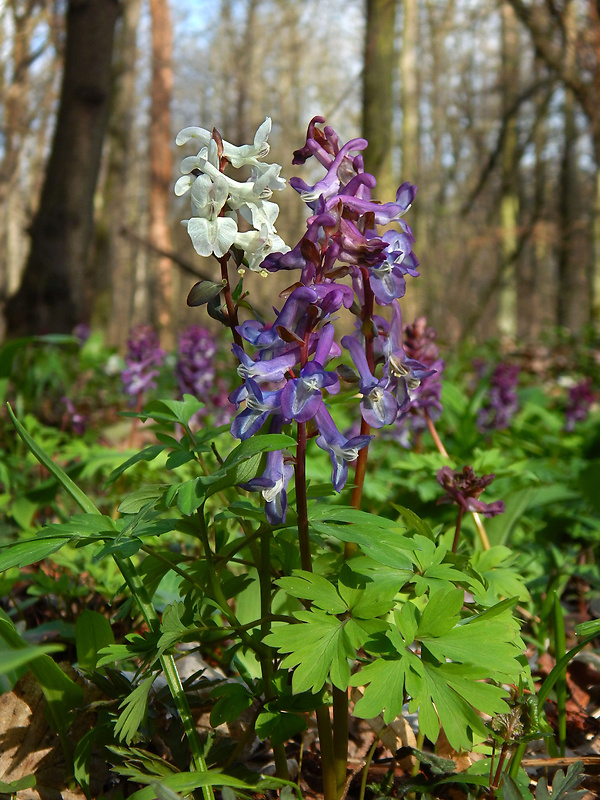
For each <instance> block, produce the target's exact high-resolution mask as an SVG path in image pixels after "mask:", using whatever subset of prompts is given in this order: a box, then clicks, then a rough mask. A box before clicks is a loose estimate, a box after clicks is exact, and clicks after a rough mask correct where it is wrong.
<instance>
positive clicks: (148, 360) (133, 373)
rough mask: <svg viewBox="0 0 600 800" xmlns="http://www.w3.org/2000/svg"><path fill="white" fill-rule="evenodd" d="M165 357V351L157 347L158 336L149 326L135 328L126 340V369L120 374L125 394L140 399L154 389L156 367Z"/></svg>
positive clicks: (156, 373)
mask: <svg viewBox="0 0 600 800" xmlns="http://www.w3.org/2000/svg"><path fill="white" fill-rule="evenodd" d="M165 356H166V353H165V351H164V350H162V349H161V348H160V346H159V342H158V336H157V334H156V332H155V331H154V330H153V329H152V328H151V327H150V325H138V326H137V327H135V328H134V329H133V330H132V331H131V334H130V337H129V339H128V340H127V354H126V356H125V363H126V364H127V369H125V370H123V372H122V373H121V380H122V381H123V386H124V388H125V391H126V392H127V394H129V395H132V396H133V397H135V396H138V397H140V396H141V395H142V394H143V393H144V392H145V391H147V390H148V389H154V388H155V387H156V382H155V380H154V378H156V376H157V375H158V369H157V367H160V366H161V364H162V363H163V361H164V359H165Z"/></svg>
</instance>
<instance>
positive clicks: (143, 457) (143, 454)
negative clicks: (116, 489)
mask: <svg viewBox="0 0 600 800" xmlns="http://www.w3.org/2000/svg"><path fill="white" fill-rule="evenodd" d="M164 449H165V446H164V445H163V444H153V445H150V447H146V448H145V449H144V450H141V451H140V452H139V453H135V455H133V456H131V458H128V459H127V461H124V462H123V463H122V464H121V465H120V466H118V467H117V468H116V469H114V470H113V471H112V472H111V473H110V475H109V476H108V478H107V479H106V481H105V483H104V486H105V488H106V487H107V486H110V485H111V483H114V482H115V481H116V480H117V478H120V477H121V475H122V474H123V473H124V472H126V471H127V470H128V469H129V467H132V466H133V465H134V464H138V463H139V462H140V461H153V460H154V459H155V458H156V457H157V456H158V455H160V454H161V453H162V452H163V450H164Z"/></svg>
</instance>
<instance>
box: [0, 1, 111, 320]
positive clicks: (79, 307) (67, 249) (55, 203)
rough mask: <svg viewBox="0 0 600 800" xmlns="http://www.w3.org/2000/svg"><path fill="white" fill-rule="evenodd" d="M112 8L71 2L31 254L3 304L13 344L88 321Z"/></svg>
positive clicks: (104, 4)
mask: <svg viewBox="0 0 600 800" xmlns="http://www.w3.org/2000/svg"><path fill="white" fill-rule="evenodd" d="M117 14H118V4H117V2H116V0H71V1H70V2H69V5H68V8H67V28H66V30H67V33H66V51H65V66H64V73H63V83H62V89H61V100H60V106H59V112H58V117H57V121H56V128H55V132H54V140H53V143H52V150H51V153H50V158H49V161H48V166H47V168H46V175H45V180H44V186H43V189H42V195H41V199H40V206H39V209H38V212H37V214H36V216H35V219H34V222H33V225H32V230H31V250H30V253H29V257H28V260H27V265H26V267H25V272H24V274H23V279H22V282H21V286H20V288H19V290H18V292H17V293H16V294H15V295H14V296H13V297H12V298H10V300H9V302H8V303H7V308H6V317H7V326H8V330H7V332H8V334H9V335H10V336H15V335H22V334H31V333H45V332H63V331H70V330H72V328H73V327H74V325H76V324H77V323H78V322H83V321H85V319H86V314H87V309H86V308H85V278H86V266H87V261H88V257H89V249H90V245H91V242H92V237H93V200H94V191H95V188H96V183H97V180H98V173H99V169H100V158H101V154H102V142H103V139H104V132H105V129H106V123H107V119H108V107H109V93H110V65H111V58H112V49H113V39H114V29H115V22H116V19H117Z"/></svg>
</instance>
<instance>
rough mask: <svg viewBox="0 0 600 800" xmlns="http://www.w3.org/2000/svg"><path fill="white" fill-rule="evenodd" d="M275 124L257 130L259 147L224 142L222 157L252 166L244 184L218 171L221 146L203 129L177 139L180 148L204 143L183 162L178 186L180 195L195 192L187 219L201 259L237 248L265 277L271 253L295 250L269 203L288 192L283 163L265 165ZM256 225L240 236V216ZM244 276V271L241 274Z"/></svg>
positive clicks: (186, 131) (235, 164)
mask: <svg viewBox="0 0 600 800" xmlns="http://www.w3.org/2000/svg"><path fill="white" fill-rule="evenodd" d="M270 132H271V119H270V118H269V117H267V118H266V119H265V121H264V122H263V124H262V125H261V126H260V127H259V129H258V130H257V131H256V134H255V136H254V144H245V145H242V146H241V147H236V146H235V145H233V144H230V143H229V142H225V141H223V156H224V157H225V158H226V159H227V160H228V161H229V162H230V163H231V165H232V166H233V167H236V168H238V167H242V166H245V165H247V166H250V167H251V168H252V172H251V175H250V178H249V179H248V180H247V181H246V182H245V183H240V182H239V181H235V180H233V179H232V178H228V177H227V176H226V175H224V174H223V173H222V172H220V170H219V154H218V149H217V142H216V141H215V140H214V139H213V137H212V134H211V133H210V131H207V130H205V129H204V128H184V129H183V130H182V131H180V132H179V133H178V134H177V138H176V140H175V141H176V142H177V144H178V145H182V144H185V143H186V142H188V141H189V140H190V139H199V140H200V143H201V145H202V147H201V149H200V152H199V153H198V154H197V155H195V156H188V157H187V158H184V159H183V161H182V162H181V172H182V173H183V176H182V177H181V178H179V180H178V181H177V183H176V184H175V194H176V195H182V194H185V193H186V192H187V191H188V190H190V189H191V203H192V214H193V216H192V218H191V219H185V220H182V222H181V224H182V225H185V226H186V227H187V230H188V233H189V235H190V238H191V240H192V244H193V245H194V249H195V250H196V252H197V253H199V255H201V256H209V255H210V254H211V253H214V254H215V255H216V256H217V258H222V257H223V256H224V255H225V254H226V253H227V252H228V251H229V248H230V247H232V246H233V245H236V246H237V247H239V248H240V249H241V250H242V251H243V252H244V263H245V264H246V265H247V266H248V269H250V270H253V271H254V272H262V274H264V275H266V274H267V273H266V272H265V271H264V270H261V269H260V265H261V263H262V261H263V260H264V259H265V258H266V256H268V255H269V253H273V252H276V253H287V252H288V250H289V249H290V248H289V247H288V246H287V245H286V243H285V242H284V241H283V239H282V238H281V237H280V236H278V235H277V231H276V230H275V220H276V219H277V215H278V214H279V206H278V205H277V204H276V203H272V202H270V198H271V196H272V194H273V192H274V191H281V190H282V189H284V188H285V185H286V184H285V180H284V179H283V178H280V177H279V173H280V171H281V167H280V165H279V164H265V163H263V162H262V161H259V159H261V158H264V157H265V156H266V155H267V153H268V152H269V150H270V147H269V143H268V141H267V139H268V138H269V133H270ZM238 214H239V215H240V216H241V217H242V218H243V219H244V220H246V222H247V223H249V224H250V225H252V227H253V230H249V231H239V230H238V224H237V221H238V216H237V215H238ZM240 272H243V269H242V270H240Z"/></svg>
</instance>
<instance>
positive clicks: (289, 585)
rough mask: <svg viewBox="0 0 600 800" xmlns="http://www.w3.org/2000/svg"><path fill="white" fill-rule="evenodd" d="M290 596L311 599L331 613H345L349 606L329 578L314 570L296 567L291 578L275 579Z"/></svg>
mask: <svg viewBox="0 0 600 800" xmlns="http://www.w3.org/2000/svg"><path fill="white" fill-rule="evenodd" d="M275 583H277V585H278V586H280V587H281V588H282V589H283V590H284V592H286V594H288V595H290V597H298V598H301V599H304V600H311V601H312V602H313V603H314V604H315V605H316V606H318V607H319V608H322V609H323V610H324V611H329V612H330V613H331V614H343V613H344V612H345V611H347V610H348V606H347V605H346V603H345V602H344V601H343V600H342V598H341V597H340V596H339V594H338V592H337V589H336V588H335V586H334V585H333V584H332V583H330V582H329V581H328V580H327V578H324V577H323V576H321V575H317V574H316V573H314V572H306V571H304V570H301V569H295V570H294V571H293V576H292V577H290V578H280V579H279V580H278V581H275Z"/></svg>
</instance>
